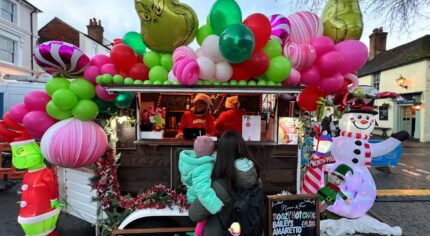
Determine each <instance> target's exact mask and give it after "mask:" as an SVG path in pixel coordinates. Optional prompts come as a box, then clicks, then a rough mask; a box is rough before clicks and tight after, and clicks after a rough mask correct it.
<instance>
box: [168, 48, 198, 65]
mask: <svg viewBox="0 0 430 236" xmlns="http://www.w3.org/2000/svg"><path fill="white" fill-rule="evenodd" d="M186 57H190V58H193V59H195V58H196V56H195V54H194V50H193V49H192V48H190V47H187V46H181V47H179V48H177V49H176V50H175V51H174V52H173V61H174V62H177V61H179V60H181V59H182V58H186Z"/></svg>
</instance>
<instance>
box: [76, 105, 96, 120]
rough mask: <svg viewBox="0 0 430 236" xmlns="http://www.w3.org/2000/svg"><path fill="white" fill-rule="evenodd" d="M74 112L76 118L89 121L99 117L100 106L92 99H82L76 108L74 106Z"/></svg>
mask: <svg viewBox="0 0 430 236" xmlns="http://www.w3.org/2000/svg"><path fill="white" fill-rule="evenodd" d="M72 114H73V116H74V117H75V118H76V119H79V120H84V121H88V120H92V119H94V118H96V117H97V114H99V108H98V107H97V104H96V103H95V102H93V101H91V100H80V101H79V102H78V104H77V105H76V106H75V108H73V110H72Z"/></svg>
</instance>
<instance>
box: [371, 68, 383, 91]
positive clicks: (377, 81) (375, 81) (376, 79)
mask: <svg viewBox="0 0 430 236" xmlns="http://www.w3.org/2000/svg"><path fill="white" fill-rule="evenodd" d="M372 86H373V87H374V88H375V89H376V90H378V91H379V88H380V87H381V72H376V73H374V74H372Z"/></svg>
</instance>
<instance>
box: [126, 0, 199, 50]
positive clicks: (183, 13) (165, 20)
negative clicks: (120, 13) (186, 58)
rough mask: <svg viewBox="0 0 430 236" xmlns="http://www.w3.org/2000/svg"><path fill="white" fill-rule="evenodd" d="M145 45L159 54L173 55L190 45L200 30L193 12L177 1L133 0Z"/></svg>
mask: <svg viewBox="0 0 430 236" xmlns="http://www.w3.org/2000/svg"><path fill="white" fill-rule="evenodd" d="M134 2H135V7H136V11H137V14H138V15H139V18H140V26H141V34H142V38H143V42H144V43H145V45H146V46H147V47H148V48H150V49H152V50H154V51H158V52H170V53H171V52H173V51H174V50H175V48H177V47H179V46H182V45H188V44H190V43H191V42H192V41H193V39H194V37H195V35H196V33H197V29H198V27H199V21H198V19H197V16H196V13H195V12H194V10H193V9H192V8H191V7H189V6H188V5H186V4H183V3H179V1H177V0H164V1H159V0H146V1H142V0H135V1H134Z"/></svg>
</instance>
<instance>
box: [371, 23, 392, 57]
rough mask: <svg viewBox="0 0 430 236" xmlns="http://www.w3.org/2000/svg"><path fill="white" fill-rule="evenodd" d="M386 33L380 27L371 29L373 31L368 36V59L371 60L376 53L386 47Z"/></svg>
mask: <svg viewBox="0 0 430 236" xmlns="http://www.w3.org/2000/svg"><path fill="white" fill-rule="evenodd" d="M387 35H388V33H387V32H384V30H383V29H382V27H379V28H375V29H374V30H373V33H372V34H371V35H370V36H369V39H370V48H369V60H373V58H375V56H376V55H378V54H379V53H381V52H384V51H385V50H386V49H387Z"/></svg>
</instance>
